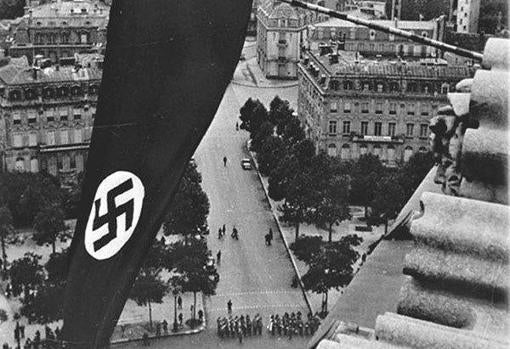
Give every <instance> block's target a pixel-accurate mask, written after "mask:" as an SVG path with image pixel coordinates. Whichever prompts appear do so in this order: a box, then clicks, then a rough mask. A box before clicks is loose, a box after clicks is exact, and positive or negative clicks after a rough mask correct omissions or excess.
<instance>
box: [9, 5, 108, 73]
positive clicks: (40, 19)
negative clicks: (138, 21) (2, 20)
mask: <svg viewBox="0 0 510 349" xmlns="http://www.w3.org/2000/svg"><path fill="white" fill-rule="evenodd" d="M38 3H39V2H38V1H35V2H34V1H32V2H30V1H28V2H27V4H28V6H27V7H25V15H24V16H23V17H22V18H21V19H19V20H18V21H17V22H16V24H15V26H14V28H13V39H14V40H13V42H12V43H11V45H10V47H9V50H8V55H10V56H12V57H21V56H27V57H28V59H29V61H30V62H32V60H33V57H34V56H36V55H42V56H44V57H47V58H50V59H51V60H52V62H54V63H56V62H59V60H60V59H61V58H66V57H73V56H74V54H75V53H84V52H90V51H92V50H101V49H102V48H103V47H104V45H105V43H106V26H107V23H108V16H109V11H110V10H109V7H108V6H106V5H105V4H103V3H102V2H99V1H92V0H73V1H60V0H59V1H56V2H51V3H47V4H44V5H39V4H38Z"/></svg>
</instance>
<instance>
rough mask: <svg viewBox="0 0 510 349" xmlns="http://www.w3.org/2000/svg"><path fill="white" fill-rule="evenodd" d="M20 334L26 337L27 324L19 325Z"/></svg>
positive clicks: (21, 336)
mask: <svg viewBox="0 0 510 349" xmlns="http://www.w3.org/2000/svg"><path fill="white" fill-rule="evenodd" d="M19 336H20V338H25V325H21V326H20V327H19Z"/></svg>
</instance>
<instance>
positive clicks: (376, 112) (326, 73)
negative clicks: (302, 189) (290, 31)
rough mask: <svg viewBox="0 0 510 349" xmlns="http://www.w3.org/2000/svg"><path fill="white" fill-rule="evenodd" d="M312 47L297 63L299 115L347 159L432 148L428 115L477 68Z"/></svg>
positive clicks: (385, 157) (403, 156) (389, 160)
mask: <svg viewBox="0 0 510 349" xmlns="http://www.w3.org/2000/svg"><path fill="white" fill-rule="evenodd" d="M322 51H323V52H322V53H323V55H322V56H321V55H320V52H317V51H315V52H308V53H307V56H306V57H305V58H304V59H303V61H302V63H300V64H299V66H298V69H299V70H298V76H299V92H298V115H299V117H300V119H301V122H302V123H303V125H304V127H305V132H306V135H307V137H308V138H310V139H312V140H313V141H314V142H315V144H316V145H317V148H318V150H322V151H325V152H327V153H328V154H329V155H331V156H340V157H341V158H342V159H345V160H349V159H357V158H358V157H359V156H360V155H362V154H366V153H371V154H374V155H377V156H379V157H380V159H381V160H382V161H383V163H385V164H387V165H389V166H393V165H395V164H396V163H397V162H400V161H407V160H408V159H409V158H410V157H411V155H412V154H413V153H415V152H418V151H427V150H428V149H429V139H428V137H429V129H428V120H429V119H430V117H431V116H432V115H434V114H435V113H436V112H437V110H438V108H439V107H440V106H441V105H442V104H444V103H446V102H447V99H446V96H447V93H448V92H449V91H452V89H453V87H454V86H455V84H456V83H457V82H459V81H460V80H462V79H465V78H469V77H472V76H473V74H474V69H473V68H469V67H464V66H460V67H451V66H446V62H444V61H442V60H436V59H432V58H426V59H422V60H421V61H415V62H412V61H410V62H406V61H398V60H396V59H394V60H391V59H381V58H379V59H371V60H369V59H363V60H356V54H355V53H353V52H340V51H339V52H338V53H337V52H336V51H333V52H331V51H330V52H331V53H330V54H327V55H326V54H325V52H324V51H325V48H324V47H323V48H322Z"/></svg>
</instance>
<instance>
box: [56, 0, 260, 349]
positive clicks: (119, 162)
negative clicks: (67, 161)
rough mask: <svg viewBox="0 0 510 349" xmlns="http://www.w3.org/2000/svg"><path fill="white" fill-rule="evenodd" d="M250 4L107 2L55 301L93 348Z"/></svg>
mask: <svg viewBox="0 0 510 349" xmlns="http://www.w3.org/2000/svg"><path fill="white" fill-rule="evenodd" d="M250 10H251V0H214V1H212V0H114V1H113V4H112V7H111V10H110V21H109V24H108V32H107V42H108V43H107V47H106V56H105V63H104V69H103V80H102V84H101V88H100V92H99V101H98V105H97V114H96V115H97V116H96V119H95V121H94V129H93V133H92V139H91V144H90V150H89V155H88V161H87V165H86V173H85V179H84V183H83V190H82V198H81V203H80V211H79V212H80V216H79V217H78V221H77V225H76V230H75V234H74V237H73V241H72V244H71V250H70V267H69V274H68V279H67V285H66V293H65V300H64V327H63V339H64V341H65V342H67V345H66V347H67V348H86V349H93V348H105V347H108V344H109V339H110V336H111V334H112V332H113V329H114V327H115V324H116V322H117V320H118V318H119V316H120V314H121V312H122V309H123V307H124V304H125V302H126V299H127V296H128V294H129V292H130V288H131V286H132V284H133V282H134V279H135V278H136V276H137V274H138V272H139V269H140V266H141V264H142V262H143V259H144V256H145V255H146V253H147V252H148V250H149V248H150V246H151V244H152V242H153V240H154V238H155V235H156V234H157V231H158V229H159V228H160V225H161V223H162V219H163V217H164V215H165V214H166V212H168V209H169V206H170V204H171V202H172V198H173V195H174V192H175V191H176V188H177V185H178V183H179V180H180V178H181V176H182V174H183V172H184V168H185V166H186V164H187V163H188V161H189V159H190V157H191V156H192V155H193V153H194V151H195V149H196V148H197V146H198V144H199V143H200V140H201V139H202V137H203V135H204V134H205V132H206V130H207V128H208V127H209V125H210V123H211V121H212V119H213V117H214V114H215V113H216V110H217V108H218V105H219V103H220V101H221V99H222V97H223V94H224V92H225V89H226V87H227V85H228V84H229V82H230V80H231V78H232V75H233V72H234V69H235V66H236V64H237V61H238V59H239V56H240V53H241V49H242V46H243V41H244V36H245V32H246V26H247V23H248V18H249V14H250Z"/></svg>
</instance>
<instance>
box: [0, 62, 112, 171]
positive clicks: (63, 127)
mask: <svg viewBox="0 0 510 349" xmlns="http://www.w3.org/2000/svg"><path fill="white" fill-rule="evenodd" d="M101 76H102V71H101V70H100V69H99V68H97V67H93V68H74V67H58V66H56V67H47V68H44V69H40V68H37V67H35V68H34V67H31V66H29V65H28V64H15V63H11V64H8V65H6V66H4V67H1V68H0V152H1V154H2V169H3V170H4V171H30V172H39V171H46V172H48V173H50V174H52V175H55V176H61V177H64V178H66V177H68V176H72V175H74V174H76V173H79V172H82V171H83V168H84V163H85V161H86V157H87V152H88V147H89V142H90V137H91V132H92V125H93V121H94V116H95V110H96V103H97V95H98V91H99V85H100V82H101Z"/></svg>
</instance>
